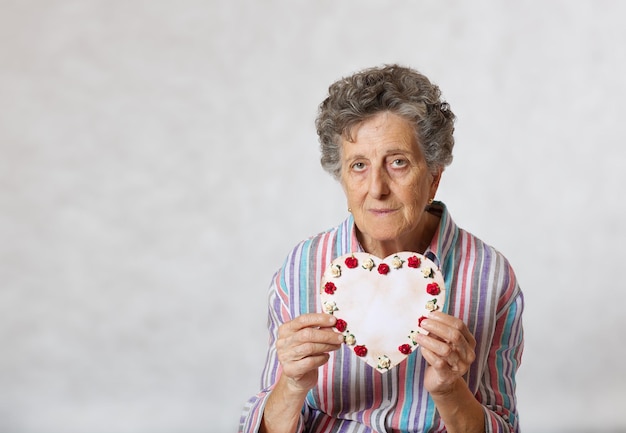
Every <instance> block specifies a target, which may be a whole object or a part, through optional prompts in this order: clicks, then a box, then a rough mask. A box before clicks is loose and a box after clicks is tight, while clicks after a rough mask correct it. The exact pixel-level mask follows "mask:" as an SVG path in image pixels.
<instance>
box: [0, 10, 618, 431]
mask: <svg viewBox="0 0 626 433" xmlns="http://www.w3.org/2000/svg"><path fill="white" fill-rule="evenodd" d="M625 14H626V4H625V3H623V2H620V1H618V0H615V1H606V0H605V1H602V0H578V1H575V2H574V1H570V0H561V1H544V2H539V1H517V2H503V1H496V0H482V1H475V2H464V1H460V0H457V1H395V2H379V1H365V0H358V1H357V0H342V1H330V0H316V1H287V0H274V1H270V0H268V1H253V0H229V1H227V0H224V1H194V0H181V1H166V0H151V1H147V0H145V1H134V0H130V1H121V0H108V1H105V0H99V1H97V0H82V1H64V0H27V1H18V0H15V1H11V0H0V351H1V355H0V432H7V433H8V432H12V433H22V432H23V433H26V432H29V433H31V432H32V433H49V432H65V433H105V432H106V433H126V432H146V433H148V432H155V433H156V432H174V431H175V432H180V433H186V432H189V433H191V432H194V433H195V432H215V433H222V432H224V433H225V432H229V431H235V429H236V427H237V424H238V418H239V414H240V411H241V408H242V406H243V404H244V402H245V401H246V400H247V399H248V397H250V396H251V395H253V394H254V393H256V391H257V387H258V385H259V377H260V372H261V367H262V363H263V360H264V357H265V347H266V342H267V332H266V328H265V323H266V295H267V287H268V284H269V281H270V278H271V276H272V274H273V273H274V271H275V270H276V269H277V268H278V267H279V266H280V264H281V263H282V261H283V259H284V257H285V256H286V254H287V252H288V251H289V250H290V249H291V248H292V247H293V246H294V245H295V244H296V243H297V242H298V241H300V240H301V239H303V238H305V237H308V236H310V235H313V234H315V233H317V232H319V231H321V230H324V229H326V228H328V227H331V226H334V225H335V224H337V223H338V222H340V221H341V220H342V219H343V218H344V217H345V215H346V206H345V200H344V197H343V194H342V192H341V188H340V186H339V185H338V184H337V183H336V182H335V181H333V180H332V179H331V178H330V177H329V176H328V175H327V174H326V173H324V172H323V171H322V169H321V168H320V166H319V162H318V159H319V154H318V144H317V138H316V135H315V130H314V126H313V121H314V117H315V114H316V109H317V105H318V104H319V103H320V102H321V101H322V99H323V98H324V97H325V94H326V89H327V87H328V85H329V84H330V83H331V82H332V81H334V80H336V79H338V78H340V77H341V76H343V75H347V74H349V73H351V72H354V71H356V70H358V69H361V68H364V67H368V66H373V65H380V64H383V63H391V62H399V63H402V64H405V65H409V66H412V67H415V68H417V69H419V70H421V71H422V72H424V73H426V74H427V75H428V76H429V77H430V78H431V79H432V80H433V81H434V82H436V83H438V84H439V85H440V86H441V88H442V90H443V93H444V96H445V98H446V99H447V100H448V101H449V103H450V104H451V106H452V109H453V111H454V112H455V113H456V115H457V117H458V121H457V124H456V142H457V145H456V149H455V160H454V162H453V164H452V165H451V166H450V168H449V169H448V170H447V171H446V172H445V174H444V177H443V179H442V183H441V187H440V190H439V193H438V199H440V200H443V201H444V202H445V203H446V204H447V205H448V207H449V209H450V211H451V213H452V215H453V217H454V218H455V220H456V221H457V223H459V225H461V226H462V227H464V228H466V229H468V230H470V231H472V232H473V233H474V234H476V235H478V236H479V237H481V238H482V239H483V240H485V241H486V242H488V243H490V244H492V245H494V246H496V247H497V248H498V249H499V250H500V251H502V252H503V253H504V254H505V255H506V256H507V257H508V258H509V260H510V261H511V262H512V264H513V266H514V268H515V270H516V272H517V275H518V278H519V280H520V282H521V285H522V287H523V289H524V292H525V296H526V305H527V308H526V313H525V330H526V349H525V353H524V360H523V363H522V366H521V369H520V372H519V376H518V382H519V387H518V396H519V409H520V413H521V425H522V428H523V430H524V432H526V433H545V432H561V431H563V432H565V431H568V432H571V431H594V432H600V431H626V411H624V410H623V409H622V408H623V405H624V404H625V403H626V391H625V389H626V374H624V368H623V363H624V357H625V356H626V344H624V331H625V330H626V315H624V314H623V308H624V301H626V295H625V293H626V291H625V290H624V283H623V282H622V279H621V277H620V274H619V272H620V270H621V269H622V267H623V262H624V253H623V249H622V247H623V244H624V241H625V240H626V239H625V232H626V229H625V228H624V227H625V226H624V220H625V217H626V202H625V201H624V200H623V197H624V192H623V188H624V185H625V181H626V164H625V162H626V161H625V159H626V158H625V156H626V150H625V147H624V142H625V139H626V131H625V126H624V125H626V123H625V122H624V120H623V119H624V117H625V116H626V108H625V107H624V100H625V98H626V80H625V79H624V77H626V54H625V53H626V50H624V46H623V44H624V41H625V40H626V26H624V25H623V17H624V15H625Z"/></svg>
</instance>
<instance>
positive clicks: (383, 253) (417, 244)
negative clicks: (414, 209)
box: [356, 211, 440, 258]
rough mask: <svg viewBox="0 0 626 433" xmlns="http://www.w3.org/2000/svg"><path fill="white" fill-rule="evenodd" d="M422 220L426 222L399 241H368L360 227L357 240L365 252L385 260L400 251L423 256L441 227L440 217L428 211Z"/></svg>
mask: <svg viewBox="0 0 626 433" xmlns="http://www.w3.org/2000/svg"><path fill="white" fill-rule="evenodd" d="M422 219H423V221H424V222H423V224H420V225H418V227H417V228H416V229H415V230H414V231H412V232H411V233H409V234H407V235H405V236H404V237H402V238H399V239H390V240H386V241H377V240H373V239H367V238H366V237H365V236H363V234H362V233H361V232H360V231H359V229H358V227H357V228H356V230H357V239H358V240H359V243H360V244H361V246H362V247H363V249H364V250H365V252H367V253H370V254H373V255H375V256H377V257H380V258H385V257H387V256H390V255H392V254H394V253H397V252H400V251H413V252H416V253H420V254H423V253H424V252H425V251H426V249H427V248H428V247H429V246H430V243H431V241H432V239H433V236H434V235H435V232H436V230H437V228H438V227H439V220H440V216H438V215H435V214H433V213H430V212H428V211H426V212H424V214H423V216H422Z"/></svg>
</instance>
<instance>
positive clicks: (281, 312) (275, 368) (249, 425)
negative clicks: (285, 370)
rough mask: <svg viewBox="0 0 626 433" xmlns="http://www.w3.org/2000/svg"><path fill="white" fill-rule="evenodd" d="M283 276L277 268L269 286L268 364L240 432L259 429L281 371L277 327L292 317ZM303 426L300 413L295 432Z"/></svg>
mask: <svg viewBox="0 0 626 433" xmlns="http://www.w3.org/2000/svg"><path fill="white" fill-rule="evenodd" d="M283 277H284V275H283V272H282V271H279V272H277V273H276V275H275V276H274V279H273V281H272V284H271V286H270V291H269V303H268V304H269V308H268V309H269V313H268V329H269V345H268V351H267V357H266V360H265V367H264V368H263V373H262V376H261V391H260V392H259V393H257V394H256V395H255V396H253V397H252V398H250V399H249V400H248V401H247V403H246V404H245V405H244V410H243V413H242V415H241V418H240V420H239V433H256V432H258V431H259V428H260V426H261V419H262V418H263V411H264V410H265V404H266V403H267V398H268V397H269V395H270V394H271V392H272V389H273V388H274V384H275V383H276V380H277V379H278V377H279V375H280V363H279V362H278V357H277V356H276V339H277V338H278V327H279V326H280V325H281V324H283V323H285V322H287V321H289V320H291V313H290V309H289V296H288V293H287V292H286V291H285V290H282V289H281V287H282V286H281V280H283ZM303 430H304V428H303V419H302V416H301V417H300V421H299V422H298V428H297V429H296V432H295V433H301V432H303Z"/></svg>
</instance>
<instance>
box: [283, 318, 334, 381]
mask: <svg viewBox="0 0 626 433" xmlns="http://www.w3.org/2000/svg"><path fill="white" fill-rule="evenodd" d="M336 321H337V319H335V317H334V316H332V315H330V314H325V313H310V314H303V315H301V316H298V317H296V318H295V319H293V320H291V321H290V322H287V323H284V324H282V325H281V326H280V327H279V328H278V340H277V341H276V351H277V356H278V360H279V361H280V363H281V365H282V368H283V371H282V376H281V378H284V379H287V385H288V386H289V389H290V390H291V391H296V392H308V391H309V389H311V388H313V387H314V386H315V384H316V383H317V369H318V367H320V366H322V365H324V364H325V363H326V362H327V361H328V358H329V354H328V353H329V352H332V351H334V350H337V349H339V348H340V347H341V343H342V342H343V335H341V334H339V333H337V332H336V331H334V330H333V329H332V326H334V325H335V322H336Z"/></svg>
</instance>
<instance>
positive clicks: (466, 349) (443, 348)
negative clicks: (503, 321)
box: [418, 311, 476, 394]
mask: <svg viewBox="0 0 626 433" xmlns="http://www.w3.org/2000/svg"><path fill="white" fill-rule="evenodd" d="M421 327H422V328H423V329H424V330H426V331H428V332H429V334H428V335H422V334H420V335H419V336H418V343H419V344H420V346H421V349H420V350H421V351H422V356H424V359H425V360H426V362H428V364H429V366H428V368H427V370H426V376H425V379H424V387H425V388H426V390H427V391H428V392H430V393H431V394H445V393H448V392H450V391H451V390H452V389H453V388H454V385H455V383H456V382H457V380H458V379H459V378H461V377H462V376H463V375H464V374H465V373H467V371H468V370H469V367H470V365H471V364H472V362H474V359H476V352H475V348H476V339H475V338H474V336H473V335H472V334H471V333H470V332H469V329H467V326H466V325H465V323H463V321H462V320H460V319H457V318H456V317H453V316H450V315H448V314H445V313H441V312H439V311H433V312H432V313H430V314H429V316H428V318H427V319H425V320H423V321H422V323H421Z"/></svg>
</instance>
